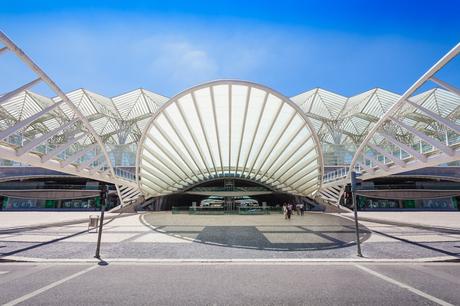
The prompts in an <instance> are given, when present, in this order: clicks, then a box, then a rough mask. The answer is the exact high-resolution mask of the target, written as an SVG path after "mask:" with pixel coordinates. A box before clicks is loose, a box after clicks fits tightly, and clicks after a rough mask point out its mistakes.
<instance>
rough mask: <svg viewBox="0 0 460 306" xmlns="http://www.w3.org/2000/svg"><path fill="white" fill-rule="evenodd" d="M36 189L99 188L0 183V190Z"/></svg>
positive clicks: (110, 188) (95, 187)
mask: <svg viewBox="0 0 460 306" xmlns="http://www.w3.org/2000/svg"><path fill="white" fill-rule="evenodd" d="M108 187H109V190H114V189H115V187H114V186H108ZM36 189H40V190H43V189H53V190H55V189H62V190H91V191H97V190H100V187H99V186H97V185H94V186H93V185H72V184H26V183H24V182H22V183H2V184H0V190H36Z"/></svg>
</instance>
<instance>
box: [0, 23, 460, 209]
mask: <svg viewBox="0 0 460 306" xmlns="http://www.w3.org/2000/svg"><path fill="white" fill-rule="evenodd" d="M0 43H2V44H3V46H1V45H0V55H1V56H2V57H3V56H6V57H8V56H13V57H15V58H17V59H19V60H20V61H21V62H22V63H23V64H25V67H26V68H27V69H28V70H29V72H32V73H33V74H34V76H35V77H33V78H32V81H29V82H25V83H22V84H21V85H20V86H18V87H17V88H16V89H13V90H8V91H7V92H6V93H4V94H3V95H0V140H1V141H0V154H1V157H2V158H3V159H7V160H13V161H17V162H20V163H23V164H26V165H32V166H37V167H42V168H46V169H52V170H57V171H60V172H64V173H68V174H72V175H77V176H81V177H86V178H92V179H96V180H100V181H105V182H109V183H112V184H114V185H115V186H116V187H117V192H118V195H119V197H120V202H121V205H122V206H125V205H128V204H130V203H139V202H140V201H142V200H143V199H145V198H149V197H155V196H159V195H166V194H171V193H175V192H180V191H184V190H187V188H189V187H190V186H196V185H197V184H200V183H202V182H206V181H207V180H213V179H216V178H225V177H235V178H241V179H245V180H251V181H254V182H257V183H260V184H263V185H264V186H269V187H270V188H272V189H273V190H274V191H279V192H287V193H291V194H296V195H301V196H310V197H316V198H318V199H321V200H323V201H325V202H327V203H331V204H338V203H339V200H340V198H341V196H342V194H343V192H344V187H345V185H346V184H347V183H348V181H349V174H350V172H349V170H350V169H356V170H357V171H358V172H359V173H360V175H361V178H362V179H364V180H366V179H372V178H376V177H381V176H386V175H391V174H395V173H400V172H405V171H409V170H414V169H419V168H423V167H428V166H433V165H439V164H447V163H452V162H457V161H459V160H460V157H459V156H460V155H459V152H458V151H459V141H460V136H459V134H460V128H459V124H460V119H459V118H460V108H459V106H460V90H459V89H457V88H456V87H455V86H453V85H452V84H449V83H447V82H446V81H443V80H441V79H442V78H441V77H440V76H439V74H440V71H441V70H442V69H445V67H446V66H447V64H448V63H449V62H451V61H452V59H454V58H455V57H456V56H457V55H458V53H459V51H460V46H459V45H457V46H456V47H455V48H454V49H452V50H451V51H450V52H449V53H448V54H446V55H445V56H444V57H443V58H442V59H441V60H440V61H439V62H438V63H436V64H435V65H434V66H433V67H432V68H431V69H429V70H428V72H427V73H426V74H424V75H423V76H422V77H421V78H420V79H419V80H418V81H417V82H416V83H415V84H414V85H413V86H411V87H410V88H409V89H408V90H407V92H406V93H404V94H403V95H402V96H400V95H398V94H396V93H392V92H390V91H386V90H384V89H381V88H375V89H371V90H369V91H366V92H364V93H360V94H358V95H355V96H353V97H345V96H341V95H339V94H336V93H332V92H330V91H327V90H324V89H320V88H316V89H313V90H310V91H307V92H304V93H302V94H300V95H297V96H295V97H292V98H290V99H289V98H287V97H285V96H283V95H281V94H280V93H277V92H275V91H274V90H272V89H269V88H267V87H264V86H262V85H258V84H254V83H250V82H244V81H231V80H227V81H215V82H211V83H207V84H203V85H199V86H196V87H193V88H191V89H188V90H186V91H184V92H182V93H180V94H179V95H177V96H175V97H173V98H171V99H168V98H166V97H164V96H161V95H159V94H156V93H153V92H150V91H148V90H145V89H137V90H134V91H131V92H128V93H125V94H122V95H120V96H116V97H112V98H108V97H105V96H103V95H100V94H97V93H93V92H91V91H88V90H86V89H78V90H74V91H72V92H68V93H64V92H63V91H62V90H61V89H60V88H59V87H58V86H57V85H56V83H54V82H53V81H52V80H51V79H50V78H49V77H48V76H47V75H46V74H45V72H44V71H43V70H41V69H40V67H38V66H37V65H36V64H35V63H34V62H33V61H32V60H31V59H30V58H29V57H28V56H27V55H26V54H25V53H24V52H23V51H22V50H21V49H19V48H18V47H17V46H16V45H15V44H14V43H13V42H12V41H11V40H10V39H9V38H8V37H7V36H6V35H5V34H3V33H1V32H0ZM0 60H1V58H0ZM430 82H431V83H433V84H434V85H436V86H437V87H433V86H432V87H431V88H428V89H425V88H426V85H427V83H430ZM40 84H45V85H47V87H48V89H49V90H50V91H51V93H52V95H54V96H51V97H48V96H45V95H43V94H38V93H36V92H32V91H30V89H31V88H32V87H34V86H35V87H37V86H39V85H40ZM423 89H425V90H424V91H423ZM124 166H128V168H132V169H135V170H134V171H127V170H126V169H125V168H124ZM332 166H333V167H335V168H336V169H337V170H335V171H333V172H326V171H325V170H324V169H327V167H332ZM325 172H326V173H325Z"/></svg>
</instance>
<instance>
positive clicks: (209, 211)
mask: <svg viewBox="0 0 460 306" xmlns="http://www.w3.org/2000/svg"><path fill="white" fill-rule="evenodd" d="M171 212H172V213H173V214H190V215H269V214H271V213H282V208H281V207H240V208H238V209H236V210H227V209H225V208H224V207H172V209H171Z"/></svg>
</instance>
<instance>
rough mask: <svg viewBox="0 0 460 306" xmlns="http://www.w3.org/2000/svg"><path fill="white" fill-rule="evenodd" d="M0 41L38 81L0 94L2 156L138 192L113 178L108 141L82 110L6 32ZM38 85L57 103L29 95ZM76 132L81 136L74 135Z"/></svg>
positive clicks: (123, 180) (2, 52)
mask: <svg viewBox="0 0 460 306" xmlns="http://www.w3.org/2000/svg"><path fill="white" fill-rule="evenodd" d="M0 42H1V43H2V44H3V45H4V47H2V49H1V52H0V53H1V55H4V54H6V53H8V52H9V53H11V54H13V55H14V56H16V58H17V59H19V60H20V61H21V62H23V63H24V64H25V65H26V67H27V68H28V69H29V71H32V72H33V73H34V74H35V75H36V77H37V78H36V79H34V80H33V81H31V82H28V83H26V84H24V85H21V86H19V87H17V88H16V89H14V90H10V91H9V92H7V93H5V94H3V95H1V96H0V108H1V109H0V111H1V114H2V120H1V121H2V124H1V126H2V128H1V130H0V156H1V157H2V158H3V159H8V160H13V161H17V162H20V163H24V164H28V165H31V166H36V167H41V168H46V169H51V170H56V171H60V172H64V173H68V174H73V175H77V176H82V177H87V178H92V179H96V180H100V181H105V182H110V183H114V184H115V185H116V186H117V187H118V186H131V188H137V185H136V184H135V183H134V182H132V181H128V180H126V179H123V178H120V177H118V176H116V175H115V172H114V169H113V167H112V163H111V161H110V157H109V154H108V152H107V150H106V147H105V143H104V142H103V140H102V138H101V136H100V135H99V134H98V133H97V132H96V131H95V129H94V127H93V126H92V125H91V120H90V119H88V116H87V115H85V114H83V113H82V112H81V111H80V107H77V106H76V105H75V104H74V103H73V102H72V101H71V100H70V99H69V98H68V96H67V95H66V94H65V93H64V92H63V91H62V90H61V89H60V88H59V87H58V86H57V85H56V84H55V83H54V82H53V81H52V80H51V79H50V78H49V77H48V75H46V74H45V72H44V71H43V70H41V68H40V67H39V66H38V65H36V64H35V63H34V62H33V61H32V60H31V59H30V58H29V57H28V56H27V55H26V54H25V53H24V52H23V51H22V50H21V49H19V48H18V47H17V46H16V45H15V44H14V43H13V42H12V41H11V40H10V39H9V38H8V37H7V36H6V35H5V34H4V33H3V32H0ZM12 75H14V74H12ZM38 83H44V84H46V85H47V86H48V88H49V89H50V90H51V91H52V92H53V93H54V94H56V98H54V100H53V99H50V98H46V97H43V96H39V95H36V94H32V93H30V92H27V91H25V90H28V89H30V88H31V87H33V86H36V85H37V84H38ZM5 120H7V121H5ZM76 134H81V135H79V136H77V137H75V135H76ZM100 164H103V165H104V168H101V167H100Z"/></svg>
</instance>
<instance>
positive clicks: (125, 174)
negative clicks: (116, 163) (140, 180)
mask: <svg viewBox="0 0 460 306" xmlns="http://www.w3.org/2000/svg"><path fill="white" fill-rule="evenodd" d="M113 170H114V171H115V175H116V176H118V177H121V178H124V179H126V180H128V181H133V182H134V181H135V180H136V174H135V173H133V172H131V171H128V170H125V169H122V168H114V169H113Z"/></svg>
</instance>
